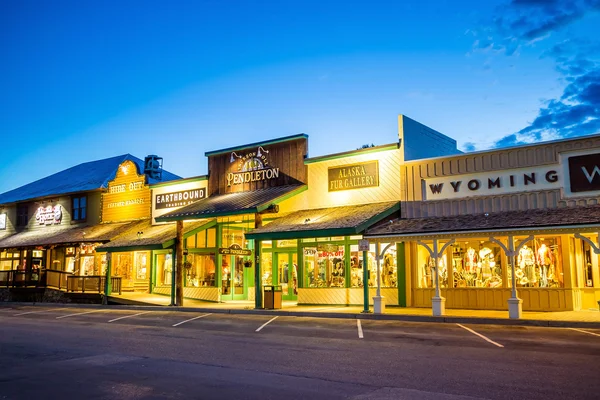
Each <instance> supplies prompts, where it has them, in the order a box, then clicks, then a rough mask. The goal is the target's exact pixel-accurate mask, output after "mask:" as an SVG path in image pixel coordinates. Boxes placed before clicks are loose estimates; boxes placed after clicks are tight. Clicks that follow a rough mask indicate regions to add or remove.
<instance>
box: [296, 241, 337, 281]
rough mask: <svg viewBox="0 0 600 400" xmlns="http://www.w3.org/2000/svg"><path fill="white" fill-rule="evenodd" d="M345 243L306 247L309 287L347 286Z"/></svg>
mask: <svg viewBox="0 0 600 400" xmlns="http://www.w3.org/2000/svg"><path fill="white" fill-rule="evenodd" d="M344 254H345V252H344V246H343V245H333V244H327V245H320V246H318V247H305V248H304V265H305V270H306V278H307V281H306V282H307V287H345V286H346V285H345V269H346V268H345V259H344Z"/></svg>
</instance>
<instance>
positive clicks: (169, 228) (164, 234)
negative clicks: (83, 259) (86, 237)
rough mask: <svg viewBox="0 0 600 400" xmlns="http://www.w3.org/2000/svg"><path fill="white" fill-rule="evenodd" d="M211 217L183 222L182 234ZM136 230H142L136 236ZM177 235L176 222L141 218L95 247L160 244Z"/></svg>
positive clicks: (208, 220) (110, 247) (203, 223)
mask: <svg viewBox="0 0 600 400" xmlns="http://www.w3.org/2000/svg"><path fill="white" fill-rule="evenodd" d="M211 221H212V220H211V219H201V220H197V221H194V222H186V223H184V224H183V234H184V235H185V234H187V233H188V232H191V231H193V230H195V229H198V228H200V227H202V226H203V225H206V224H208V223H210V222H211ZM138 232H142V234H141V235H140V237H139V238H138ZM176 236H177V227H176V224H174V223H172V224H162V225H152V221H151V220H143V221H140V222H138V223H135V224H133V225H132V226H130V227H129V229H127V230H126V231H125V232H122V233H121V234H120V235H119V236H117V237H113V238H112V240H111V241H110V242H108V243H106V244H104V245H102V246H100V247H98V248H97V250H99V251H103V250H108V251H110V250H112V249H115V248H119V247H144V246H145V247H149V246H161V245H163V244H164V243H166V242H168V241H170V240H173V239H175V238H176Z"/></svg>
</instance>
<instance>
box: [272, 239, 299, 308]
mask: <svg viewBox="0 0 600 400" xmlns="http://www.w3.org/2000/svg"><path fill="white" fill-rule="evenodd" d="M294 256H296V257H298V250H297V249H296V248H291V249H289V250H285V251H283V250H280V251H275V252H273V266H274V268H273V283H274V284H275V282H277V283H276V284H277V285H281V280H282V277H280V276H279V260H280V259H287V260H286V261H287V263H288V276H287V278H288V279H287V284H288V289H287V293H282V295H281V297H282V299H283V300H290V301H295V300H298V295H295V294H294V285H293V282H294V270H293V268H290V266H291V265H293V264H294V262H293V261H294ZM298 274H299V271H298V260H297V259H296V288H298Z"/></svg>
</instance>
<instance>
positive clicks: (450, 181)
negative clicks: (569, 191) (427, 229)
mask: <svg viewBox="0 0 600 400" xmlns="http://www.w3.org/2000/svg"><path fill="white" fill-rule="evenodd" d="M559 171H560V169H559V167H558V166H554V167H544V168H519V169H513V170H508V171H493V172H482V173H476V174H472V175H458V176H457V175H455V176H449V177H443V178H435V179H426V180H423V199H424V200H444V199H457V198H462V197H470V196H489V195H498V194H506V193H516V192H524V191H533V190H548V189H558V188H561V187H563V177H562V176H561V174H560V172H559Z"/></svg>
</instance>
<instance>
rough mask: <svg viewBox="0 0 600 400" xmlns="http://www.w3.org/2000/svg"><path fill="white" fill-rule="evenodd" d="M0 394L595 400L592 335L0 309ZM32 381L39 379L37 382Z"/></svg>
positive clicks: (598, 386) (599, 352) (598, 345)
mask: <svg viewBox="0 0 600 400" xmlns="http://www.w3.org/2000/svg"><path fill="white" fill-rule="evenodd" d="M0 324H1V326H2V328H3V329H2V335H1V336H0V368H1V369H2V371H3V374H2V375H0V398H5V399H29V398H65V397H66V398H84V397H85V398H89V399H96V398H98V399H109V398H110V399H114V398H123V399H154V398H157V399H158V398H176V399H180V398H181V399H183V398H185V399H189V398H201V399H212V398H214V399H229V398H234V399H238V398H239V399H279V398H285V399H286V400H289V399H296V398H297V399H305V398H309V397H310V398H312V399H320V398H323V399H337V398H340V399H341V398H351V399H357V400H359V399H360V400H367V399H372V400H383V399H430V398H431V399H452V400H455V399H456V400H458V399H463V400H464V399H474V398H476V399H480V398H486V399H487V398H498V399H505V398H506V399H512V398H518V399H520V398H527V399H538V398H539V399H564V398H575V399H576V398H597V396H596V394H597V393H598V391H599V390H600V380H599V379H598V378H597V377H598V376H600V366H599V365H600V363H599V362H598V361H600V330H598V329H572V328H548V327H530V326H498V325H481V324H450V323H443V324H440V323H426V322H405V321H392V320H372V319H363V320H361V319H358V320H357V319H351V318H349V319H345V318H314V317H291V316H272V315H252V314H219V313H207V312H204V313H199V312H198V313H197V312H180V311H173V310H165V311H155V310H144V309H122V308H116V307H109V308H97V307H78V306H63V307H61V306H60V305H56V306H45V305H44V306H17V307H6V306H3V307H0ZM32 377H35V379H32Z"/></svg>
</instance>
